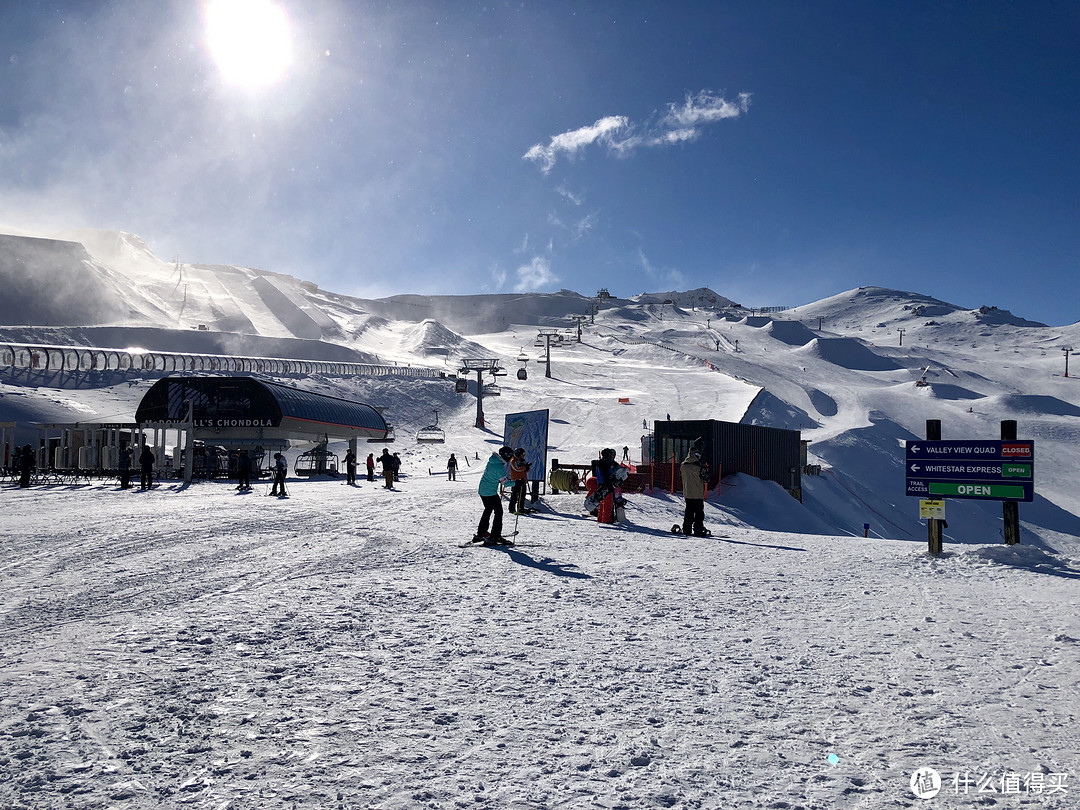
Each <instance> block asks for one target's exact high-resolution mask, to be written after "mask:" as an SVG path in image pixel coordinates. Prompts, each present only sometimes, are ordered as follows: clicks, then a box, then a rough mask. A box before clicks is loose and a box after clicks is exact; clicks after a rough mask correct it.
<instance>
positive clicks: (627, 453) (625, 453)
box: [622, 444, 630, 462]
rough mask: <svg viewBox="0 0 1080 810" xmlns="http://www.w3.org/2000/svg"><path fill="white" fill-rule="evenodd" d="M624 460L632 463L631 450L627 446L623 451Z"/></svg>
mask: <svg viewBox="0 0 1080 810" xmlns="http://www.w3.org/2000/svg"><path fill="white" fill-rule="evenodd" d="M622 460H623V461H627V462H628V461H630V448H629V447H627V446H626V445H625V444H624V445H623V449H622Z"/></svg>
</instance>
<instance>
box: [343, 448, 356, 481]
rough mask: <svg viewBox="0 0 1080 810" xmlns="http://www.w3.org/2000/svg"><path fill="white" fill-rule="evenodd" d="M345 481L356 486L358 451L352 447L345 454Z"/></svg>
mask: <svg viewBox="0 0 1080 810" xmlns="http://www.w3.org/2000/svg"><path fill="white" fill-rule="evenodd" d="M345 483H346V484H349V485H351V486H356V453H354V452H353V451H352V448H349V452H347V453H346V454H345Z"/></svg>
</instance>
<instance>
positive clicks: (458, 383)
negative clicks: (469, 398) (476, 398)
mask: <svg viewBox="0 0 1080 810" xmlns="http://www.w3.org/2000/svg"><path fill="white" fill-rule="evenodd" d="M454 392H455V393H458V394H467V393H468V392H469V381H468V380H466V379H465V378H464V377H458V378H457V380H455V381H454Z"/></svg>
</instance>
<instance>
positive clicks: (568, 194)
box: [555, 186, 582, 205]
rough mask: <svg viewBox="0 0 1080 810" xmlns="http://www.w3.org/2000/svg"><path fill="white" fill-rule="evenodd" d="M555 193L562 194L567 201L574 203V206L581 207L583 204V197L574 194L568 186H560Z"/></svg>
mask: <svg viewBox="0 0 1080 810" xmlns="http://www.w3.org/2000/svg"><path fill="white" fill-rule="evenodd" d="M555 191H557V192H558V193H559V194H561V195H562V196H563V197H564V198H565V199H567V200H569V201H570V202H572V203H573V204H574V205H581V202H582V199H581V197H579V196H578V195H577V194H575V193H574V192H572V191H571V190H570V189H568V188H567V187H566V186H559V187H558V188H557V189H555Z"/></svg>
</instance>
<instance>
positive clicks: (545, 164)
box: [524, 115, 629, 174]
mask: <svg viewBox="0 0 1080 810" xmlns="http://www.w3.org/2000/svg"><path fill="white" fill-rule="evenodd" d="M628 124H629V119H628V118H627V117H626V116H624V115H609V116H606V117H604V118H601V119H600V120H599V121H597V122H596V123H595V124H592V125H591V126H587V127H581V128H580V129H574V130H571V131H569V132H564V133H562V134H561V135H556V136H555V137H553V138H552V139H551V140H550V141H549V142H548V145H547V146H544V145H543V144H539V143H538V144H536V145H535V146H533V147H532V148H531V149H529V151H528V152H526V153H525V155H524V158H525V160H535V161H537V162H538V163H539V164H540V171H542V172H543V173H544V174H547V173H548V172H549V171H551V168H552V167H553V166H554V165H555V161H556V160H558V158H559V155H566V156H568V157H570V158H573V157H574V156H575V155H576V154H577V153H578V152H579V151H581V150H582V149H584V148H585V147H586V146H589V145H590V144H594V143H598V142H599V143H609V144H610V143H611V142H612V138H613V136H614V133H616V132H618V131H619V130H620V129H623V128H624V127H626V126H627V125H628Z"/></svg>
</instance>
